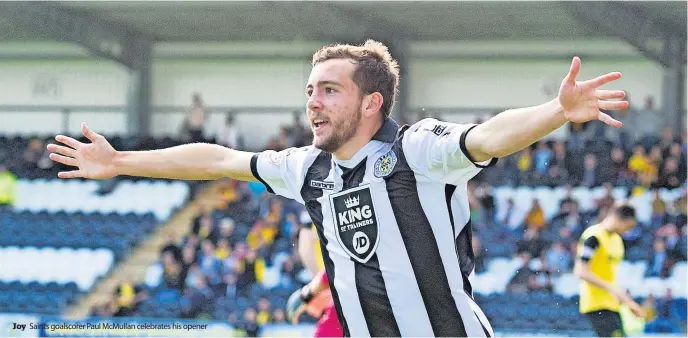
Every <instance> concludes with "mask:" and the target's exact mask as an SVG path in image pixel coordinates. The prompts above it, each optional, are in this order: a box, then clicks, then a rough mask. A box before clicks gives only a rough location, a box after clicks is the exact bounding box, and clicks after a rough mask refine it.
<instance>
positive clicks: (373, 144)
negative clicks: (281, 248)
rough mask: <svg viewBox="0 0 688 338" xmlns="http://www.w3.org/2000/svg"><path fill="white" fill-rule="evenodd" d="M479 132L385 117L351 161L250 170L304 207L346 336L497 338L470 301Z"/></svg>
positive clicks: (316, 157)
mask: <svg viewBox="0 0 688 338" xmlns="http://www.w3.org/2000/svg"><path fill="white" fill-rule="evenodd" d="M472 127H474V126H473V125H460V124H453V123H447V122H440V121H437V120H435V119H424V120H422V121H420V122H418V123H415V124H414V125H412V126H410V127H408V126H404V127H402V128H399V125H398V124H397V123H396V122H394V120H392V119H390V118H387V119H386V120H385V122H384V124H383V126H382V127H381V128H380V130H379V131H378V132H377V133H376V134H375V136H374V137H373V139H372V140H371V141H370V142H369V143H368V144H367V145H366V146H364V147H363V148H362V149H360V151H358V153H356V154H355V155H354V156H353V157H352V158H351V159H350V160H339V159H337V158H335V157H334V156H333V155H332V154H330V153H327V152H323V151H321V150H319V149H316V148H314V147H312V146H309V147H304V148H292V149H287V150H284V151H280V152H275V151H265V152H262V153H260V154H256V155H255V156H254V157H253V159H252V161H251V169H252V172H253V175H254V176H255V177H256V178H257V179H258V180H260V181H261V182H263V183H264V184H265V185H266V187H267V189H268V191H270V192H272V193H275V194H278V195H281V196H285V197H287V198H291V199H294V200H297V201H299V202H300V203H302V204H304V205H305V206H306V209H307V210H308V213H309V214H310V216H311V218H312V220H313V222H314V224H315V226H316V228H317V232H318V235H319V238H320V241H321V248H322V251H323V252H322V254H323V258H324V261H325V269H326V272H327V275H328V277H329V281H330V288H331V291H332V295H333V298H334V301H335V305H336V309H337V313H338V315H339V319H340V321H341V323H342V326H343V328H344V333H345V335H346V336H388V337H389V336H392V337H398V336H454V337H456V336H464V337H465V336H471V337H478V336H483V337H484V336H492V335H493V334H492V328H491V327H490V324H489V323H488V321H487V319H486V318H485V316H484V314H483V313H482V311H481V310H480V309H479V307H478V306H477V305H476V304H475V302H474V300H473V297H472V290H471V286H470V284H469V282H468V276H469V274H470V273H471V272H472V271H473V267H474V262H473V258H474V256H473V251H472V247H471V227H470V223H469V217H470V212H469V207H468V196H467V191H466V190H467V182H468V180H469V179H471V178H472V177H473V176H475V175H476V174H477V173H478V172H479V171H480V170H481V168H484V167H486V166H489V165H492V164H494V163H495V162H496V159H493V160H491V161H486V162H483V163H474V162H473V161H472V160H471V158H470V155H468V154H467V151H466V147H465V142H464V141H465V136H466V133H468V132H469V131H470V130H471V129H472Z"/></svg>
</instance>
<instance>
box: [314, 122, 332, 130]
mask: <svg viewBox="0 0 688 338" xmlns="http://www.w3.org/2000/svg"><path fill="white" fill-rule="evenodd" d="M327 124H328V121H326V120H320V119H318V120H314V121H313V126H314V127H315V130H318V129H320V128H322V127H324V126H326V125H327Z"/></svg>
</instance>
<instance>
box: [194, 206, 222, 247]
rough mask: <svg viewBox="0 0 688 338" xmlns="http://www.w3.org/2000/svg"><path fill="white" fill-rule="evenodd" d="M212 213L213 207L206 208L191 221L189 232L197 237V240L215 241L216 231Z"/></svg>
mask: <svg viewBox="0 0 688 338" xmlns="http://www.w3.org/2000/svg"><path fill="white" fill-rule="evenodd" d="M212 213H213V209H211V208H207V209H205V211H204V212H203V214H201V215H199V216H197V217H196V218H195V219H194V221H193V227H192V228H191V233H192V234H193V235H195V236H196V237H198V239H199V240H204V239H209V240H210V241H211V242H213V243H216V242H217V231H216V229H215V219H213V216H212Z"/></svg>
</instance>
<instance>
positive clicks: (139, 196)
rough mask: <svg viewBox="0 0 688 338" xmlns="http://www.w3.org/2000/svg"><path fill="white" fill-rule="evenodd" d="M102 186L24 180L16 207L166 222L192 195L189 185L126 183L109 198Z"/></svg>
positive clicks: (82, 182)
mask: <svg viewBox="0 0 688 338" xmlns="http://www.w3.org/2000/svg"><path fill="white" fill-rule="evenodd" d="M98 187H99V182H96V181H81V180H61V179H50V180H46V179H36V180H25V179H22V180H19V181H18V184H17V198H16V201H15V204H14V208H15V209H16V210H20V211H21V210H29V211H33V212H40V211H47V212H49V213H55V212H59V211H66V212H70V213H73V212H77V211H82V212H85V213H91V212H99V213H111V212H117V213H135V214H140V215H141V214H145V213H149V212H152V213H153V214H154V215H155V216H156V218H157V219H158V220H166V219H167V218H169V217H170V215H171V213H172V212H173V211H174V210H176V209H177V208H179V207H181V206H182V205H183V204H184V203H186V201H187V199H188V197H189V193H190V189H189V186H188V184H186V183H184V182H180V181H163V180H156V181H151V180H141V181H136V182H133V181H129V180H123V181H121V182H119V183H118V184H117V186H116V188H115V189H114V191H112V192H111V193H109V194H106V195H99V194H97V190H98Z"/></svg>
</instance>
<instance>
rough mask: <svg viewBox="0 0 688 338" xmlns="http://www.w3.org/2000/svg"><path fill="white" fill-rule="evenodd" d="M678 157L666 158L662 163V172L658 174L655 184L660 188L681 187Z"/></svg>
mask: <svg viewBox="0 0 688 338" xmlns="http://www.w3.org/2000/svg"><path fill="white" fill-rule="evenodd" d="M678 164H679V162H678V159H677V158H675V157H669V158H667V159H666V160H665V161H664V163H663V164H662V169H661V171H662V173H661V175H659V179H658V180H657V185H658V186H659V187H661V188H667V189H676V188H680V187H681V182H682V181H681V178H680V177H681V173H680V172H679V167H678Z"/></svg>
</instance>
